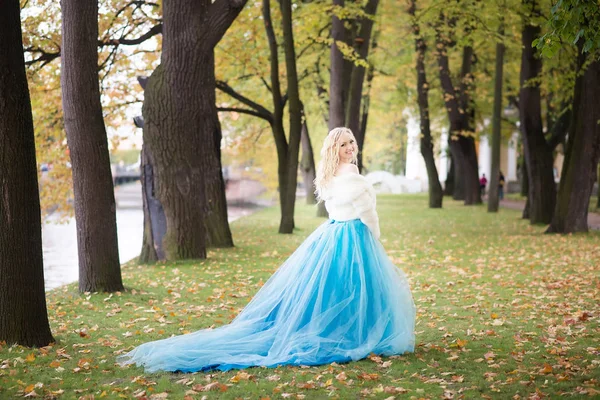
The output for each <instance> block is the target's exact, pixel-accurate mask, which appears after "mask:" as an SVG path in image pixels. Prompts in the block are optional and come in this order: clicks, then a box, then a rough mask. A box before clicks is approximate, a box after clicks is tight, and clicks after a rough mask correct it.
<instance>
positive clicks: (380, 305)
mask: <svg viewBox="0 0 600 400" xmlns="http://www.w3.org/2000/svg"><path fill="white" fill-rule="evenodd" d="M357 150H358V148H357V146H356V140H355V138H354V135H353V134H352V132H351V131H350V130H349V129H347V128H335V129H333V130H332V131H331V132H330V133H329V135H328V136H327V138H326V139H325V143H324V144H323V149H322V150H321V156H322V159H321V163H320V165H319V168H318V171H317V178H316V180H315V184H316V187H317V196H318V198H319V200H320V201H325V206H326V207H327V210H328V211H329V215H330V218H331V219H330V220H329V221H327V222H325V223H324V224H322V225H321V226H320V227H319V228H317V230H315V232H313V233H312V234H311V235H310V236H309V237H308V238H307V239H306V240H305V241H304V243H302V245H300V247H299V248H298V249H297V250H296V251H295V252H294V253H293V254H292V255H291V256H290V257H289V258H288V259H287V260H286V261H285V262H284V264H283V265H282V266H281V267H280V268H279V269H278V270H277V272H275V274H274V275H273V276H272V277H271V278H270V279H269V280H268V281H267V282H266V283H265V285H264V286H263V287H262V288H261V289H260V290H259V291H258V293H257V294H256V295H255V296H254V298H253V299H252V300H251V301H250V303H249V304H248V305H247V306H246V307H245V308H244V309H243V310H242V311H241V312H240V314H239V315H238V316H237V317H236V318H235V319H234V320H233V321H232V322H231V323H230V324H229V325H225V326H222V327H220V328H217V329H214V330H211V329H205V330H200V331H197V332H194V333H191V334H187V335H183V336H174V337H171V338H168V339H164V340H159V341H155V342H150V343H145V344H142V345H141V346H139V347H137V348H135V349H134V350H133V351H131V352H129V353H128V354H126V355H124V356H121V357H119V360H118V361H119V362H120V363H121V364H123V365H124V364H137V365H141V366H144V367H145V369H146V370H147V371H148V372H153V371H157V370H164V371H181V372H194V371H206V370H211V369H218V370H222V371H227V370H230V369H233V368H246V367H252V366H266V367H275V366H278V365H319V364H327V363H332V362H334V361H335V362H338V363H340V362H345V361H351V360H359V359H362V358H364V357H366V356H368V355H369V354H371V353H375V354H381V355H393V354H402V353H405V352H412V351H413V350H414V332H413V331H414V322H415V306H414V303H413V299H412V295H411V293H410V289H409V285H408V282H407V280H406V277H405V275H404V273H402V271H400V270H399V269H398V268H397V267H396V266H394V265H393V264H392V262H391V261H390V260H389V258H388V257H387V255H386V254H385V250H384V249H383V247H382V245H381V243H379V241H378V239H379V221H378V217H377V213H376V211H375V192H374V190H373V188H372V186H371V185H370V184H369V183H368V182H367V181H366V180H365V178H364V177H362V176H361V175H359V174H358V168H357V167H356V165H355V162H356V153H357Z"/></svg>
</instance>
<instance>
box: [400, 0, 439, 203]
mask: <svg viewBox="0 0 600 400" xmlns="http://www.w3.org/2000/svg"><path fill="white" fill-rule="evenodd" d="M416 8H417V7H416V0H411V1H410V4H409V8H408V13H409V14H410V15H411V17H412V18H413V34H414V35H415V50H416V52H417V102H418V103H419V115H420V127H421V154H422V155H423V159H424V160H425V167H426V168H427V178H428V180H429V207H430V208H441V207H442V201H443V198H444V193H443V191H442V185H441V184H440V179H439V176H438V172H437V168H436V166H435V156H434V154H433V140H432V138H431V127H430V123H429V97H428V96H429V84H428V83H427V74H426V71H425V52H426V51H427V44H426V43H425V40H424V38H423V37H422V36H421V32H420V28H419V23H418V21H417V19H416V17H415V12H416Z"/></svg>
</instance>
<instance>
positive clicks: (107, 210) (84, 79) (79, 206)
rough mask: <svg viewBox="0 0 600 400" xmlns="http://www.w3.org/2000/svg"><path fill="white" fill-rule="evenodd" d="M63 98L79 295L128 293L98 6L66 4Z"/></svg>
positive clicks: (86, 0) (67, 0) (85, 0)
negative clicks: (101, 78)
mask: <svg viewBox="0 0 600 400" xmlns="http://www.w3.org/2000/svg"><path fill="white" fill-rule="evenodd" d="M61 10H62V56H61V62H62V68H61V69H62V74H61V86H62V98H63V110H64V121H65V131H66V133H67V143H68V145H69V150H70V156H71V164H72V169H73V194H74V199H75V223H76V226H77V248H78V254H79V291H80V292H99V291H102V292H115V291H120V290H123V282H122V279H121V266H120V262H119V248H118V242H117V222H116V214H115V196H114V189H113V181H112V175H111V170H110V157H109V154H108V141H107V138H106V129H105V127H104V119H103V117H102V105H101V103H100V86H99V83H98V47H97V44H98V1H97V0H82V1H78V0H62V1H61Z"/></svg>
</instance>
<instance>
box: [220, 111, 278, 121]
mask: <svg viewBox="0 0 600 400" xmlns="http://www.w3.org/2000/svg"><path fill="white" fill-rule="evenodd" d="M217 111H219V112H238V113H240V114H248V115H252V116H254V117H258V118H260V119H264V120H265V121H267V122H268V123H269V124H271V123H273V118H271V117H270V116H268V115H264V114H263V113H259V112H257V111H254V110H249V109H247V108H237V107H217Z"/></svg>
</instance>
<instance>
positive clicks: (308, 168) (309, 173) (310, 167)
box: [300, 107, 317, 205]
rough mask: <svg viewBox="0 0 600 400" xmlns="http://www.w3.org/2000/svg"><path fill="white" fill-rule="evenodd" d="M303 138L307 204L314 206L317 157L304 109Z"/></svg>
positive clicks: (302, 166)
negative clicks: (314, 152)
mask: <svg viewBox="0 0 600 400" xmlns="http://www.w3.org/2000/svg"><path fill="white" fill-rule="evenodd" d="M302 115H303V118H302V136H301V138H300V141H301V145H302V161H301V162H300V166H301V168H302V177H303V178H304V187H305V188H306V204H309V205H312V204H316V203H317V197H316V195H315V191H316V188H315V157H314V154H313V147H312V143H311V141H310V136H309V135H308V124H307V123H306V115H304V107H303V108H302Z"/></svg>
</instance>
